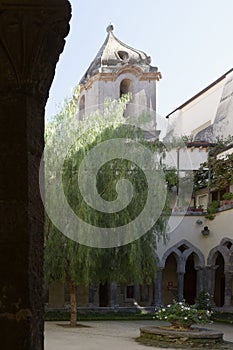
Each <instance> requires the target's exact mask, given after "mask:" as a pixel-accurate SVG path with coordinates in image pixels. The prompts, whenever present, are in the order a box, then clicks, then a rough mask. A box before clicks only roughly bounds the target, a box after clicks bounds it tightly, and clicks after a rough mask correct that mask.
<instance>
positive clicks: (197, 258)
mask: <svg viewBox="0 0 233 350" xmlns="http://www.w3.org/2000/svg"><path fill="white" fill-rule="evenodd" d="M171 255H173V256H174V257H175V259H176V263H177V277H176V279H177V298H178V300H182V299H183V297H184V285H185V273H186V264H187V263H188V264H189V263H190V260H191V263H192V264H193V266H192V272H193V276H195V283H194V284H193V286H194V288H195V291H194V293H193V296H192V298H190V300H191V299H192V303H193V302H194V299H195V298H196V296H197V294H198V292H199V291H201V290H202V289H203V269H204V266H205V259H204V255H203V253H202V252H201V251H200V250H199V249H198V248H197V247H195V246H194V245H193V244H192V243H190V242H189V241H187V240H185V239H183V240H181V241H179V242H177V243H176V244H175V245H173V246H172V247H170V248H169V249H168V250H167V251H166V252H165V254H164V255H163V257H162V260H161V268H162V269H163V270H164V269H165V264H166V261H167V259H168V258H169V256H171ZM189 265H190V264H189ZM164 288H165V287H164V284H163V292H164V293H166V291H165V289H164ZM186 292H187V291H186ZM186 294H187V293H186Z"/></svg>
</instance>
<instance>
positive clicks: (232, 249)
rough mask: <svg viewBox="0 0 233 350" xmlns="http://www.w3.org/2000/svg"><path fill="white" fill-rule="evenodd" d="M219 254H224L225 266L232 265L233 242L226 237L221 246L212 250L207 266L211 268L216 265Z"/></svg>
mask: <svg viewBox="0 0 233 350" xmlns="http://www.w3.org/2000/svg"><path fill="white" fill-rule="evenodd" d="M218 253H221V254H222V256H223V259H224V264H225V266H229V265H230V264H231V263H232V254H233V240H232V239H230V238H227V237H225V238H223V239H222V240H221V242H220V244H219V245H217V246H216V247H214V248H212V249H211V250H210V252H209V255H208V258H207V264H208V265H209V266H213V265H215V261H216V259H217V256H218Z"/></svg>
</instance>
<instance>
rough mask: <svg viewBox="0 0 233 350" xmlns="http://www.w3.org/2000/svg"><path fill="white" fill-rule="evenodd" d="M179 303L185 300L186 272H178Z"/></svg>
mask: <svg viewBox="0 0 233 350" xmlns="http://www.w3.org/2000/svg"><path fill="white" fill-rule="evenodd" d="M177 275H178V301H182V300H183V299H184V272H178V273H177Z"/></svg>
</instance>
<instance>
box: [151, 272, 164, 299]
mask: <svg viewBox="0 0 233 350" xmlns="http://www.w3.org/2000/svg"><path fill="white" fill-rule="evenodd" d="M162 277H163V270H162V269H161V268H159V269H158V271H157V278H156V280H155V282H154V286H153V305H158V306H161V305H162V304H163V301H162Z"/></svg>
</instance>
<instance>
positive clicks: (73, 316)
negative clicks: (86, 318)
mask: <svg viewBox="0 0 233 350" xmlns="http://www.w3.org/2000/svg"><path fill="white" fill-rule="evenodd" d="M76 290H77V286H76V284H75V283H73V282H69V291H70V326H71V327H76V326H77V299H76Z"/></svg>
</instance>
